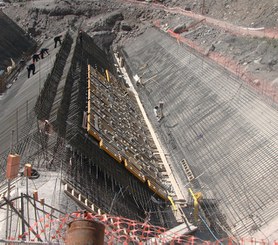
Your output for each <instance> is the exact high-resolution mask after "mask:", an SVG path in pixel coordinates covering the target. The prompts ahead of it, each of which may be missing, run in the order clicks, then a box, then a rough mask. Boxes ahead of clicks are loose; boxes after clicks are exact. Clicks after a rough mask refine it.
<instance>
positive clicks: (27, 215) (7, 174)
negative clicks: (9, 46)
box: [0, 13, 278, 244]
mask: <svg viewBox="0 0 278 245" xmlns="http://www.w3.org/2000/svg"><path fill="white" fill-rule="evenodd" d="M1 18H3V20H5V21H10V20H9V19H8V17H7V16H5V15H4V14H3V13H2V14H1ZM1 23H2V22H0V25H1ZM16 30H17V29H16ZM7 35H8V34H7ZM13 35H18V40H19V38H22V39H20V40H21V42H22V43H23V42H24V43H26V47H25V46H22V50H21V51H23V50H24V54H25V57H24V62H25V63H24V64H23V63H20V59H21V58H22V57H20V56H19V57H16V58H15V61H16V62H15V63H16V67H15V68H14V69H13V70H12V72H11V73H10V74H3V75H1V80H0V81H1V88H2V90H1V91H2V94H1V100H0V101H1V105H0V106H1V114H0V125H1V129H0V130H1V141H0V142H1V144H0V159H1V169H2V171H1V198H2V199H1V207H2V211H1V212H0V217H1V222H0V230H1V232H0V233H1V236H0V241H2V242H11V241H14V242H17V243H21V242H22V244H24V243H27V242H30V244H32V242H33V243H35V242H37V243H38V244H49V243H51V244H64V243H66V244H71V243H70V238H69V237H70V236H69V235H68V233H67V232H68V231H67V227H68V226H69V224H71V222H73V221H80V220H81V219H82V220H94V221H98V222H99V223H101V224H102V225H103V226H101V227H100V228H99V229H102V228H103V229H105V231H103V233H104V237H103V238H96V239H102V240H103V241H104V244H129V243H130V244H133V243H134V244H171V242H172V244H189V243H190V244H200V243H209V242H211V243H224V244H233V243H234V244H237V243H241V244H251V243H252V244H253V242H256V244H257V243H258V244H262V243H264V244H267V243H269V244H275V241H276V240H277V220H278V216H277V214H278V208H277V201H278V200H277V198H278V197H277V194H276V193H277V191H278V185H277V181H276V178H277V174H278V167H277V164H276V163H277V155H278V154H277V149H278V148H277V137H278V136H277V135H278V134H277V130H278V129H277V121H278V111H277V108H278V107H277V102H276V100H275V98H276V97H275V96H273V97H269V95H268V94H267V93H260V91H258V90H256V85H254V84H250V83H247V82H246V81H244V79H243V78H242V77H241V76H237V75H236V74H233V73H232V72H230V71H229V70H227V69H225V68H223V67H222V66H220V65H219V64H217V63H216V62H215V61H213V60H211V59H209V58H208V57H207V56H204V55H202V54H200V53H198V52H197V51H196V50H194V49H192V48H191V47H189V46H188V45H186V44H184V43H179V42H177V40H176V39H175V38H173V37H171V36H169V35H168V34H167V33H165V32H164V31H163V29H161V28H159V27H155V26H152V27H150V28H149V29H148V30H146V31H145V32H144V33H143V34H142V35H140V36H139V37H137V38H136V39H135V40H133V41H132V42H127V43H126V44H125V45H123V46H118V47H117V49H114V50H110V52H105V51H103V50H101V49H100V48H99V47H98V46H97V45H96V44H95V42H94V40H93V39H92V38H91V37H90V36H89V35H88V34H87V33H86V32H83V31H82V30H81V21H80V22H79V23H76V25H75V26H71V27H70V28H69V29H68V30H66V31H65V32H63V33H61V35H62V43H61V45H58V47H56V48H54V42H53V39H45V40H44V41H43V42H42V43H35V42H34V41H33V40H32V39H28V38H27V37H25V36H24V35H23V33H22V32H21V31H20V30H19V29H18V33H17V34H13ZM3 38H5V37H4V36H3ZM27 47H28V48H27ZM41 48H47V49H48V50H49V54H48V55H45V57H44V58H43V59H40V60H39V61H38V62H36V72H35V73H34V75H33V74H32V75H31V76H30V78H28V76H27V70H26V69H25V66H26V65H28V64H30V63H32V61H31V60H32V59H31V54H32V52H34V50H39V49H41ZM28 49H29V50H28ZM17 53H18V51H17ZM31 169H32V170H31ZM266 231H267V232H268V233H267V234H266ZM262 233H263V234H264V236H261V234H262ZM266 237H267V239H266ZM1 239H2V240H1ZM276 242H277V241H276ZM96 244H102V243H101V242H100V243H97V242H96Z"/></svg>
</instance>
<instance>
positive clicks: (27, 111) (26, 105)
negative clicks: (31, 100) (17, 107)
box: [26, 100, 28, 121]
mask: <svg viewBox="0 0 278 245" xmlns="http://www.w3.org/2000/svg"><path fill="white" fill-rule="evenodd" d="M26 121H28V100H27V101H26Z"/></svg>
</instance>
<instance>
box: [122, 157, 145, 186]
mask: <svg viewBox="0 0 278 245" xmlns="http://www.w3.org/2000/svg"><path fill="white" fill-rule="evenodd" d="M124 165H125V168H126V169H127V170H128V171H129V172H130V173H132V174H133V175H134V176H135V177H136V178H137V179H139V180H140V181H141V182H143V183H145V182H146V178H145V176H144V175H143V174H142V176H141V175H140V174H138V173H137V172H136V171H135V170H134V169H133V167H132V165H131V164H128V161H127V160H126V159H124ZM134 168H135V167H134Z"/></svg>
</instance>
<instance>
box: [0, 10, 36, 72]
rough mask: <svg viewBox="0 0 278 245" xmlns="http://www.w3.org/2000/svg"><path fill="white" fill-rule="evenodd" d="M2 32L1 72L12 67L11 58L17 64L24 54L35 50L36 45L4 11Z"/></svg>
mask: <svg viewBox="0 0 278 245" xmlns="http://www.w3.org/2000/svg"><path fill="white" fill-rule="evenodd" d="M0 30H1V35H0V43H1V45H0V70H6V68H7V67H8V66H10V65H11V58H12V59H13V60H14V61H15V63H17V62H18V61H19V60H20V58H21V57H22V55H23V53H25V52H28V50H31V49H32V48H34V47H35V45H36V43H35V41H34V40H32V39H31V38H30V37H29V36H28V35H26V34H25V33H24V31H23V30H22V29H20V28H19V27H18V26H17V25H16V24H15V23H14V22H13V21H12V20H11V19H9V18H8V17H7V16H6V15H5V14H4V13H3V12H2V11H0Z"/></svg>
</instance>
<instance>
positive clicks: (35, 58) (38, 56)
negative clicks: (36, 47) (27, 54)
mask: <svg viewBox="0 0 278 245" xmlns="http://www.w3.org/2000/svg"><path fill="white" fill-rule="evenodd" d="M32 59H33V63H35V62H37V61H39V60H40V54H38V53H35V54H33V56H32Z"/></svg>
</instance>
